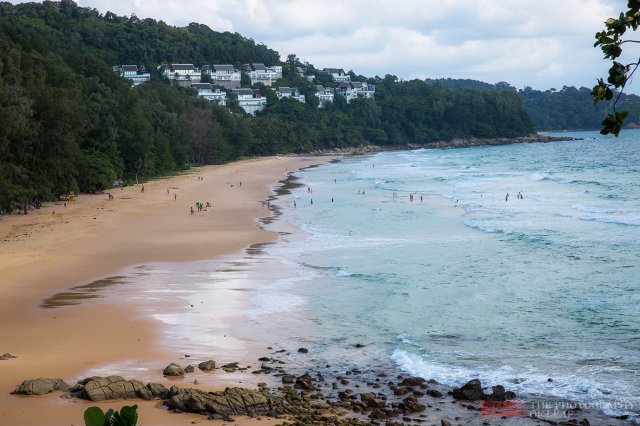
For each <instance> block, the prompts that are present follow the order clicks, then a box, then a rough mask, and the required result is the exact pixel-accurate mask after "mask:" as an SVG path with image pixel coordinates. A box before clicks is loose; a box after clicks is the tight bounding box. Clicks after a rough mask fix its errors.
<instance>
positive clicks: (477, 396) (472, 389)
mask: <svg viewBox="0 0 640 426" xmlns="http://www.w3.org/2000/svg"><path fill="white" fill-rule="evenodd" d="M491 390H492V393H491V394H486V393H485V392H484V390H483V389H482V383H480V380H478V379H473V380H470V381H468V382H467V383H466V384H465V385H464V386H462V387H461V388H454V389H453V397H454V398H455V399H459V400H467V401H478V400H481V399H487V400H492V401H506V400H508V399H515V398H516V394H515V393H514V392H511V391H505V389H504V386H502V385H497V386H493V387H492V388H491Z"/></svg>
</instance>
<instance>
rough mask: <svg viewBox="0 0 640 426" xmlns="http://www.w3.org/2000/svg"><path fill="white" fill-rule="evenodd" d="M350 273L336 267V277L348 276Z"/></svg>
mask: <svg viewBox="0 0 640 426" xmlns="http://www.w3.org/2000/svg"><path fill="white" fill-rule="evenodd" d="M351 275H353V274H352V273H350V272H347V271H345V270H344V269H342V268H338V270H337V271H336V277H350V276H351Z"/></svg>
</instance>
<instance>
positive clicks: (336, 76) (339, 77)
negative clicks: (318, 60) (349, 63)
mask: <svg viewBox="0 0 640 426" xmlns="http://www.w3.org/2000/svg"><path fill="white" fill-rule="evenodd" d="M322 72H323V73H325V74H329V75H331V77H333V81H334V82H336V83H344V82H347V81H351V77H350V76H349V74H347V73H345V72H344V70H343V69H342V68H322Z"/></svg>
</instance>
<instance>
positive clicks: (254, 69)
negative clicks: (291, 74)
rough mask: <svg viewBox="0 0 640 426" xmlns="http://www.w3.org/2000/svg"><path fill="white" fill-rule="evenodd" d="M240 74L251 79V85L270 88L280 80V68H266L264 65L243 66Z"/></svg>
mask: <svg viewBox="0 0 640 426" xmlns="http://www.w3.org/2000/svg"><path fill="white" fill-rule="evenodd" d="M242 72H244V73H246V74H247V75H248V76H249V78H250V79H251V84H252V85H253V84H256V83H262V84H264V85H265V86H271V85H272V84H273V83H275V82H276V80H277V79H279V78H282V66H280V65H274V66H272V67H266V66H265V65H264V64H244V65H242Z"/></svg>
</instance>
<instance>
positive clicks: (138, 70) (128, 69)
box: [113, 65, 151, 86]
mask: <svg viewBox="0 0 640 426" xmlns="http://www.w3.org/2000/svg"><path fill="white" fill-rule="evenodd" d="M113 70H114V71H116V72H117V73H118V74H120V77H124V78H126V79H128V80H129V81H131V84H133V85H134V86H138V85H140V84H142V83H146V82H147V81H149V80H151V74H149V73H148V72H147V70H146V69H145V68H144V67H138V66H137V65H121V66H119V67H114V68H113Z"/></svg>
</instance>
